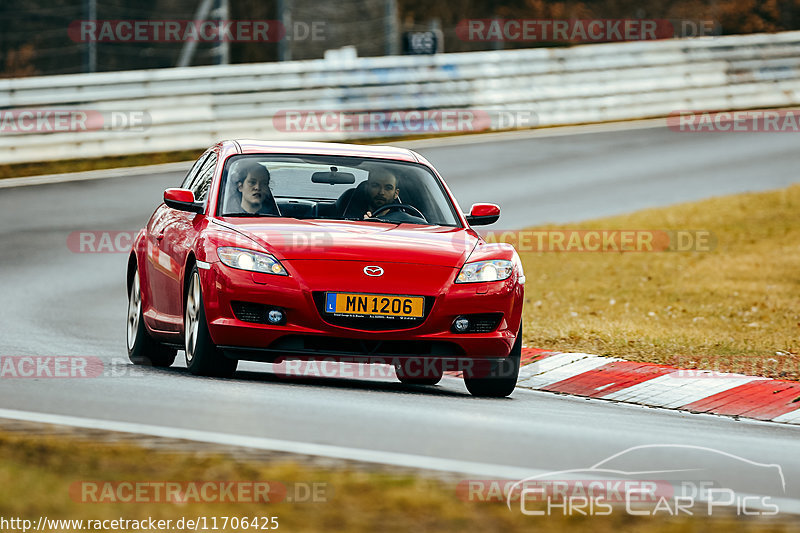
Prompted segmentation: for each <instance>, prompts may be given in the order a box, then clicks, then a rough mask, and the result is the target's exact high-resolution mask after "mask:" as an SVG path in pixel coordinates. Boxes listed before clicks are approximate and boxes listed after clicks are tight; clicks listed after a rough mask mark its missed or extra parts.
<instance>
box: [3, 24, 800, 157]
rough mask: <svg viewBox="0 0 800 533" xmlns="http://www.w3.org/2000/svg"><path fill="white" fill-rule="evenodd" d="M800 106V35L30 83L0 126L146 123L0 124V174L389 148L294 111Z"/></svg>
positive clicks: (544, 117)
mask: <svg viewBox="0 0 800 533" xmlns="http://www.w3.org/2000/svg"><path fill="white" fill-rule="evenodd" d="M797 104H800V32H785V33H778V34H757V35H746V36H727V37H715V38H701V39H694V40H665V41H649V42H629V43H611V44H593V45H584V46H575V47H570V48H536V49H525V50H513V51H490V52H471V53H459V54H440V55H435V56H390V57H377V58H357V59H354V60H350V61H347V62H344V63H337V62H331V61H325V60H313V61H293V62H285V63H261V64H246V65H225V66H214V67H189V68H176V69H157V70H145V71H126V72H113V73H97V74H78V75H67V76H47V77H33V78H20V79H7V80H0V113H8V111H9V110H14V111H16V112H19V111H20V110H24V109H36V110H42V109H55V110H81V111H87V110H89V111H92V112H99V113H104V114H105V115H106V116H107V115H108V114H109V113H111V112H112V111H116V112H121V113H135V112H140V113H142V114H143V115H144V116H145V117H146V118H147V120H148V124H147V126H146V127H144V128H140V129H138V130H137V129H125V128H118V127H116V126H111V125H109V124H102V127H103V129H98V130H94V131H91V130H90V131H63V132H41V131H13V130H14V128H13V124H12V125H8V124H4V123H3V122H0V163H20V162H30V161H43V160H58V159H73V158H91V157H102V156H110V155H125V154H136V153H150V152H163V151H173V150H193V149H202V148H205V147H207V146H208V145H210V144H212V143H213V142H216V141H217V140H219V139H222V138H247V137H251V138H276V139H303V140H310V139H315V140H341V139H345V138H357V137H368V136H375V135H381V136H387V134H386V133H382V134H381V133H380V132H378V133H376V132H366V131H363V132H342V131H316V132H315V131H285V130H281V129H280V128H277V127H276V125H278V126H279V124H278V123H276V122H275V120H274V117H275V115H276V113H279V112H281V111H286V110H329V111H391V110H413V109H472V110H480V111H486V112H498V111H500V110H506V111H509V110H513V111H526V112H530V113H532V114H533V115H534V116H535V117H536V124H537V125H542V126H546V125H557V124H575V123H589V122H599V121H607V120H620V119H636V118H647V117H658V116H665V115H668V114H669V113H670V112H673V111H676V110H687V109H694V110H699V109H746V108H756V107H787V106H793V105H797ZM500 126H502V125H500V124H492V126H491V127H492V128H499V127H500ZM523 126H524V125H523ZM527 126H530V124H527ZM106 128H108V129H106ZM411 133H414V132H411Z"/></svg>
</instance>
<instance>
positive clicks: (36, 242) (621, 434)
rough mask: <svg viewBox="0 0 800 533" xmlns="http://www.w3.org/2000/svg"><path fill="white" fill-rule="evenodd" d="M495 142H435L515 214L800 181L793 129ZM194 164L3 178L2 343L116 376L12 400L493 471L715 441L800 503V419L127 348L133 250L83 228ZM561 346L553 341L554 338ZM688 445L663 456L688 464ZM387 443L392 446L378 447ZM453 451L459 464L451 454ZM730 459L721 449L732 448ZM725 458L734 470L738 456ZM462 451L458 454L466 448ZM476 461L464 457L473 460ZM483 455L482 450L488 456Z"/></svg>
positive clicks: (461, 184)
mask: <svg viewBox="0 0 800 533" xmlns="http://www.w3.org/2000/svg"><path fill="white" fill-rule="evenodd" d="M488 139H489V140H485V139H484V140H481V139H478V138H468V139H467V141H466V142H465V143H461V142H460V141H454V140H453V139H447V140H445V141H441V142H439V141H434V142H432V143H420V142H419V141H418V142H416V143H415V144H416V145H420V144H427V145H428V147H426V148H420V151H421V152H422V153H423V154H424V155H425V156H426V157H427V158H428V159H429V160H430V161H431V162H432V163H433V164H434V165H435V166H436V167H437V168H438V169H439V171H440V172H441V173H442V174H443V176H444V177H445V179H446V180H447V181H448V184H449V185H450V187H451V188H452V190H453V192H454V193H455V195H456V196H457V198H458V200H459V202H460V204H461V207H462V208H464V209H468V208H469V205H470V204H471V203H473V202H478V201H487V202H495V203H498V204H500V205H501V207H502V209H503V216H502V217H501V220H500V222H498V223H497V224H496V227H497V228H502V229H508V228H520V227H525V226H531V225H536V224H541V223H545V222H569V221H577V220H583V219H589V218H593V217H598V216H604V215H609V214H614V213H623V212H628V211H632V210H636V209H641V208H646V207H653V206H659V205H666V204H672V203H677V202H682V201H689V200H695V199H700V198H705V197H709V196H712V195H722V194H730V193H737V192H742V191H757V190H767V189H775V188H779V187H784V186H787V185H789V184H791V183H796V182H799V181H800V177H798V170H797V169H798V168H800V151H798V150H797V142H796V138H795V137H794V136H792V135H789V134H750V133H736V134H716V135H711V134H687V133H683V134H679V133H675V132H671V131H669V130H666V129H664V128H652V129H634V130H620V131H603V132H596V133H583V134H570V135H557V136H548V137H537V136H524V135H523V136H500V137H489V138H488ZM181 178H182V175H181V174H180V173H171V174H162V175H141V176H131V177H125V178H116V179H105V180H93V181H82V182H74V183H62V184H53V185H38V186H31V187H19V188H8V189H1V190H0V221H2V222H1V223H0V234H1V235H2V243H3V253H2V254H1V255H0V294H2V302H3V305H2V306H0V323H1V324H2V336H1V337H0V356H16V355H43V356H50V355H81V356H97V357H99V358H101V359H102V360H103V361H104V363H105V364H106V365H107V366H108V368H113V369H114V373H115V374H116V375H114V376H107V377H98V378H87V379H2V380H0V409H10V410H19V411H28V412H36V413H49V414H58V415H68V416H72V417H80V418H89V419H96V420H106V421H115V422H127V423H139V424H148V425H151V426H158V427H163V428H181V429H186V430H199V431H203V432H207V433H213V434H217V435H226V436H232V437H242V436H244V437H259V438H265V439H277V440H280V441H292V442H297V443H306V444H309V445H310V444H314V445H324V446H334V447H337V449H339V448H341V449H348V450H351V451H352V456H353V457H354V458H355V457H359V456H360V455H359V454H361V453H362V452H363V454H362V455H364V456H366V452H365V451H366V450H368V451H370V452H385V454H386V455H385V457H386V462H392V457H394V458H397V457H400V455H401V454H405V456H406V459H405V460H406V461H407V462H408V461H411V462H413V461H414V457H417V458H420V459H419V460H420V461H421V462H422V460H423V459H425V465H426V466H430V465H431V464H436V463H437V461H439V462H440V463H441V465H442V468H443V469H445V470H447V469H456V470H460V471H463V472H466V473H468V474H473V475H482V476H483V477H490V476H491V475H495V476H497V477H515V476H519V477H522V476H524V475H528V474H529V473H534V472H541V471H549V470H560V469H568V468H584V467H588V466H590V465H592V464H594V463H596V462H598V461H600V460H602V459H604V458H605V457H608V456H610V455H612V454H615V453H618V452H621V451H623V450H625V449H626V448H629V447H631V446H634V445H640V444H686V445H695V446H705V447H713V448H715V449H718V450H723V451H725V452H727V453H729V454H734V455H736V456H740V457H744V458H747V459H749V460H751V461H756V462H759V463H771V464H780V466H781V467H782V469H783V474H784V476H785V482H786V487H785V491H784V490H783V489H782V487H777V486H776V485H774V484H772V483H771V482H766V481H765V482H764V483H763V484H760V482H759V481H757V480H755V481H754V480H753V477H752V475H750V474H749V473H748V470H747V469H742V470H741V472H740V473H739V474H738V475H737V473H736V471H735V470H734V472H733V477H732V478H731V479H730V481H729V483H730V486H731V488H734V489H740V490H743V491H745V492H753V493H758V494H768V495H772V496H774V497H776V498H782V499H785V500H786V503H785V506H784V507H782V510H787V511H788V510H794V511H796V512H800V454H798V453H797V451H798V446H797V441H798V438H800V428H798V427H791V426H786V425H779V424H771V423H759V422H752V421H737V420H733V419H729V418H723V417H715V416H708V415H690V414H686V413H677V412H672V411H666V410H659V409H650V408H644V407H637V406H630V405H619V404H613V403H610V402H603V401H597V400H584V399H577V398H571V397H566V396H558V395H553V394H547V393H538V392H531V391H523V390H519V389H518V390H517V391H516V392H515V393H514V394H513V395H512V396H511V398H509V399H502V400H482V399H476V398H473V397H471V396H469V395H468V393H467V391H466V389H465V387H464V385H463V383H462V382H461V381H460V380H457V379H454V378H445V380H444V381H443V383H442V384H441V385H439V386H437V387H413V386H404V385H401V384H400V383H397V382H394V381H393V380H382V381H372V380H346V379H331V380H315V381H298V380H294V381H293V380H286V379H281V378H278V377H276V376H274V375H273V374H272V373H270V372H269V371H268V370H269V366H267V365H258V364H254V363H247V364H241V365H240V372H238V373H237V376H236V377H235V378H234V379H231V380H220V379H210V378H196V377H193V376H191V375H189V374H188V373H187V371H186V369H185V368H184V367H185V365H184V364H183V362H182V360H181V358H182V353H180V354H179V361H180V363H179V364H177V363H176V365H175V367H174V368H172V369H168V370H157V369H147V368H145V369H139V368H137V369H136V371H132V367H130V366H128V365H127V364H126V362H125V361H126V352H125V316H126V305H127V302H126V295H125V286H124V272H125V262H126V258H127V256H126V254H124V253H116V254H114V253H100V254H81V253H73V252H72V251H70V250H69V249H68V247H67V238H68V235H69V234H70V233H71V232H75V231H135V230H138V229H139V228H140V227H141V226H142V225H143V224H144V223H145V222H146V220H147V218H148V217H149V215H150V214H151V212H152V211H153V210H154V208H155V206H156V204H157V203H158V202H159V200H160V197H161V194H162V192H163V189H164V188H166V187H171V186H176V185H177V184H178V183H179V182H180V180H181ZM541 348H546V347H541ZM683 457H684V452H683V451H681V450H680V449H675V450H674V451H672V452H668V451H664V452H663V453H662V454H661V455H660V456H659V460H660V461H662V462H663V463H669V464H671V465H672V467H673V468H680V466H681V460H682V458H683ZM373 458H374V456H373ZM448 461H449V462H448ZM715 461H716V462H715ZM715 461H710V462H709V467H710V468H712V469H716V470H717V471H718V472H719V475H722V473H723V472H726V475H728V476H730V475H731V470H732V468H731V467H730V463H728V462H726V461H727V460H723V459H720V458H717V459H716V460H715ZM456 463H458V464H456ZM458 465H461V466H458ZM470 465H473V466H470Z"/></svg>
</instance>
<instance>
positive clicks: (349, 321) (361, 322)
mask: <svg viewBox="0 0 800 533" xmlns="http://www.w3.org/2000/svg"><path fill="white" fill-rule="evenodd" d="M313 296H314V304H315V305H316V306H317V312H318V313H319V316H320V317H321V318H322V320H324V321H325V322H327V323H328V324H331V325H333V326H339V327H342V328H351V329H360V330H363V331H388V330H403V329H412V328H416V327H417V326H419V325H420V324H422V323H423V322H425V319H426V318H428V314H429V313H430V311H431V307H433V302H434V301H435V300H436V298H435V297H434V296H425V310H424V312H423V316H422V317H421V318H405V319H402V320H400V319H396V318H379V317H364V318H359V317H342V316H332V315H329V314H327V313H326V312H325V292H324V291H315V292H314V293H313Z"/></svg>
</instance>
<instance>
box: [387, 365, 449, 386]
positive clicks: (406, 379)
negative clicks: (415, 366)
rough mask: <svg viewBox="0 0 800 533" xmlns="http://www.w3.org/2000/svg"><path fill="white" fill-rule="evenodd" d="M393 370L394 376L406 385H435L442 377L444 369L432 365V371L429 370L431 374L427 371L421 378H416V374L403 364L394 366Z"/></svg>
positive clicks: (440, 366)
mask: <svg viewBox="0 0 800 533" xmlns="http://www.w3.org/2000/svg"><path fill="white" fill-rule="evenodd" d="M423 368H426V367H423ZM394 370H395V374H397V379H399V380H400V382H401V383H404V384H406V385H436V384H437V383H439V382H440V381H442V377H444V367H443V366H442V365H441V364H436V365H434V366H433V369H431V370H432V372H430V371H427V372H425V375H422V376H418V375H417V374H418V372H414V371H413V370H411V369H409V368H407V365H405V364H395V365H394Z"/></svg>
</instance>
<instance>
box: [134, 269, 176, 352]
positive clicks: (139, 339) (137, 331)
mask: <svg viewBox="0 0 800 533" xmlns="http://www.w3.org/2000/svg"><path fill="white" fill-rule="evenodd" d="M127 340H128V358H129V359H130V360H131V362H132V363H133V364H135V365H147V366H159V367H167V366H170V365H171V364H172V363H173V362H174V361H175V356H176V355H177V353H178V352H177V350H174V349H172V348H169V347H167V346H164V345H162V344H160V343H159V342H156V341H155V340H153V338H152V337H150V334H149V333H148V332H147V328H146V327H145V325H144V319H143V318H142V287H141V284H140V282H139V270H138V269H137V270H136V271H135V272H134V273H133V282H132V283H131V287H130V290H129V292H128V327H127Z"/></svg>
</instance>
